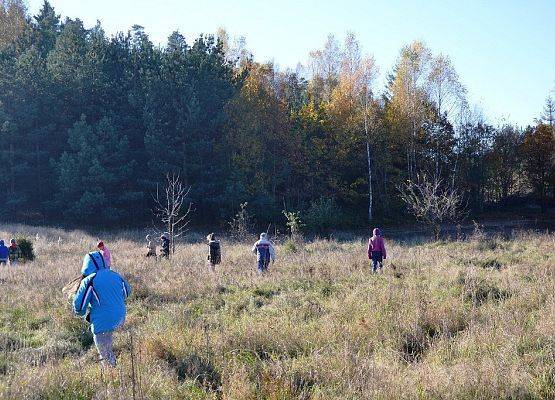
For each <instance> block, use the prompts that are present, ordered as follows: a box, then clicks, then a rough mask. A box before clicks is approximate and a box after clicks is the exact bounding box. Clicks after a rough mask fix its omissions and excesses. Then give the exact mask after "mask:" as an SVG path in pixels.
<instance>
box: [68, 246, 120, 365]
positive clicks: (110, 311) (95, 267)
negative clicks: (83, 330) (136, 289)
mask: <svg viewBox="0 0 555 400" xmlns="http://www.w3.org/2000/svg"><path fill="white" fill-rule="evenodd" d="M81 274H82V275H83V279H82V280H81V283H80V284H79V289H77V292H76V294H75V298H74V299H73V312H74V313H75V314H77V315H79V316H85V315H86V314H87V312H88V315H87V321H89V322H90V323H91V331H92V333H93V337H94V344H95V345H96V348H97V350H98V353H99V354H100V359H101V360H102V362H103V363H106V364H108V365H109V366H112V367H115V366H116V356H115V355H114V350H113V334H114V331H115V330H116V329H118V328H119V327H121V326H122V325H123V323H124V322H125V316H126V314H127V310H126V307H125V301H126V299H127V298H128V297H129V295H130V294H131V287H130V286H129V284H128V283H127V281H126V280H125V279H124V278H123V277H122V276H121V275H120V274H118V273H117V272H115V271H113V270H110V269H109V268H108V265H107V264H106V262H105V261H104V258H103V257H102V254H101V253H100V252H99V251H95V252H92V253H88V254H87V255H85V258H84V259H83V266H82V268H81Z"/></svg>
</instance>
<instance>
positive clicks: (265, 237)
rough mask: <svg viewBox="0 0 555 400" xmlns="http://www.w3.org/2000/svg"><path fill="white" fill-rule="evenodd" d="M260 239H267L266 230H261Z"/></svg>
mask: <svg viewBox="0 0 555 400" xmlns="http://www.w3.org/2000/svg"><path fill="white" fill-rule="evenodd" d="M260 240H268V234H267V233H266V232H262V233H261V234H260Z"/></svg>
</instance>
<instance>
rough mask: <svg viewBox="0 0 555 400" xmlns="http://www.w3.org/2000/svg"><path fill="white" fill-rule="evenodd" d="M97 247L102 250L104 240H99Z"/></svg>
mask: <svg viewBox="0 0 555 400" xmlns="http://www.w3.org/2000/svg"><path fill="white" fill-rule="evenodd" d="M96 247H98V248H99V249H100V250H102V249H104V242H103V241H102V240H101V241H100V242H98V244H97V245H96Z"/></svg>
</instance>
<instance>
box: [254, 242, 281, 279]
mask: <svg viewBox="0 0 555 400" xmlns="http://www.w3.org/2000/svg"><path fill="white" fill-rule="evenodd" d="M252 252H253V253H254V254H256V257H257V262H258V273H259V274H262V273H264V272H266V271H267V270H268V266H269V265H270V261H272V262H273V261H275V260H276V252H275V250H274V246H273V245H272V243H271V242H270V241H269V240H268V234H267V233H266V232H263V233H261V234H260V240H258V241H257V242H256V243H255V244H254V246H253V247H252Z"/></svg>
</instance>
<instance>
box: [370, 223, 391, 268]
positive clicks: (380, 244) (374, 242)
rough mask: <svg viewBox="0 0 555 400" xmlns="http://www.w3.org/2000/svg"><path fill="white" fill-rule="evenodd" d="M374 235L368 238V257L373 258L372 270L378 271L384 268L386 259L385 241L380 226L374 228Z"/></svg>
mask: <svg viewBox="0 0 555 400" xmlns="http://www.w3.org/2000/svg"><path fill="white" fill-rule="evenodd" d="M372 233H373V235H372V237H371V238H370V240H368V258H369V259H370V260H372V272H378V267H379V268H380V270H382V268H383V260H385V259H386V257H387V254H386V251H385V242H384V240H383V238H382V233H381V232H380V229H379V228H374V231H373V232H372Z"/></svg>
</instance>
